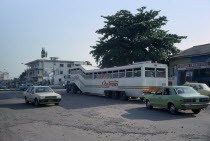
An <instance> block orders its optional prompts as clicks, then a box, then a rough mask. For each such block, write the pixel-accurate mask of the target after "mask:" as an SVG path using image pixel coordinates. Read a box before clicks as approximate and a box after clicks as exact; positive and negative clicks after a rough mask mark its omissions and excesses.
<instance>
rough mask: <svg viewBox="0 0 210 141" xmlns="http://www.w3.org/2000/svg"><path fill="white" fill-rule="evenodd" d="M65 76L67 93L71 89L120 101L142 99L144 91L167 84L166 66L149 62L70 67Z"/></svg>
mask: <svg viewBox="0 0 210 141" xmlns="http://www.w3.org/2000/svg"><path fill="white" fill-rule="evenodd" d="M69 73H70V75H71V81H70V87H69V88H67V92H69V91H70V90H72V89H73V91H74V92H76V91H75V90H79V91H81V92H83V93H90V94H96V95H105V96H107V97H112V98H120V99H128V98H130V97H131V98H143V92H144V91H147V90H151V89H157V88H158V87H160V86H167V85H168V67H167V65H166V64H158V63H152V62H151V61H147V62H138V63H134V64H132V65H127V66H120V67H112V68H103V69H99V68H97V67H93V66H86V65H81V66H76V67H73V68H71V69H70V70H69ZM76 87H77V88H76Z"/></svg>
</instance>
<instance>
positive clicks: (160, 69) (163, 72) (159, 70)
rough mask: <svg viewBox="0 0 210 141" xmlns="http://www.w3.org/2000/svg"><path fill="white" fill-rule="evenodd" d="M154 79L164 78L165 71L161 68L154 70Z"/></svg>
mask: <svg viewBox="0 0 210 141" xmlns="http://www.w3.org/2000/svg"><path fill="white" fill-rule="evenodd" d="M156 77H164V78H165V77H166V70H165V69H163V68H157V69H156Z"/></svg>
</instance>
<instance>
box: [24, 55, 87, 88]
mask: <svg viewBox="0 0 210 141" xmlns="http://www.w3.org/2000/svg"><path fill="white" fill-rule="evenodd" d="M87 63H88V61H64V60H57V59H55V57H52V58H51V59H50V60H47V59H37V60H34V61H32V62H29V63H26V65H27V71H26V72H27V73H26V80H27V83H47V84H64V83H66V82H67V81H69V79H70V68H71V67H73V66H78V65H87Z"/></svg>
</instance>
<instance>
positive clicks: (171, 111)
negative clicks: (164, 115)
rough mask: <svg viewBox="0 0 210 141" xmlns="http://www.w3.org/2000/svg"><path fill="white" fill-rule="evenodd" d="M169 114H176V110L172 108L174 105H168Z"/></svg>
mask: <svg viewBox="0 0 210 141" xmlns="http://www.w3.org/2000/svg"><path fill="white" fill-rule="evenodd" d="M169 112H170V113H171V114H172V115H175V114H176V113H177V109H176V107H175V106H174V104H170V105H169Z"/></svg>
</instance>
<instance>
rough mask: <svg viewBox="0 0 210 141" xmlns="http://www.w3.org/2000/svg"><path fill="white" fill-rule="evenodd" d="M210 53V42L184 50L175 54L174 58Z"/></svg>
mask: <svg viewBox="0 0 210 141" xmlns="http://www.w3.org/2000/svg"><path fill="white" fill-rule="evenodd" d="M209 54H210V44H204V45H198V46H194V47H192V48H189V49H186V50H183V51H181V52H180V53H179V54H177V55H174V56H173V57H172V58H183V57H191V56H201V55H209Z"/></svg>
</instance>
